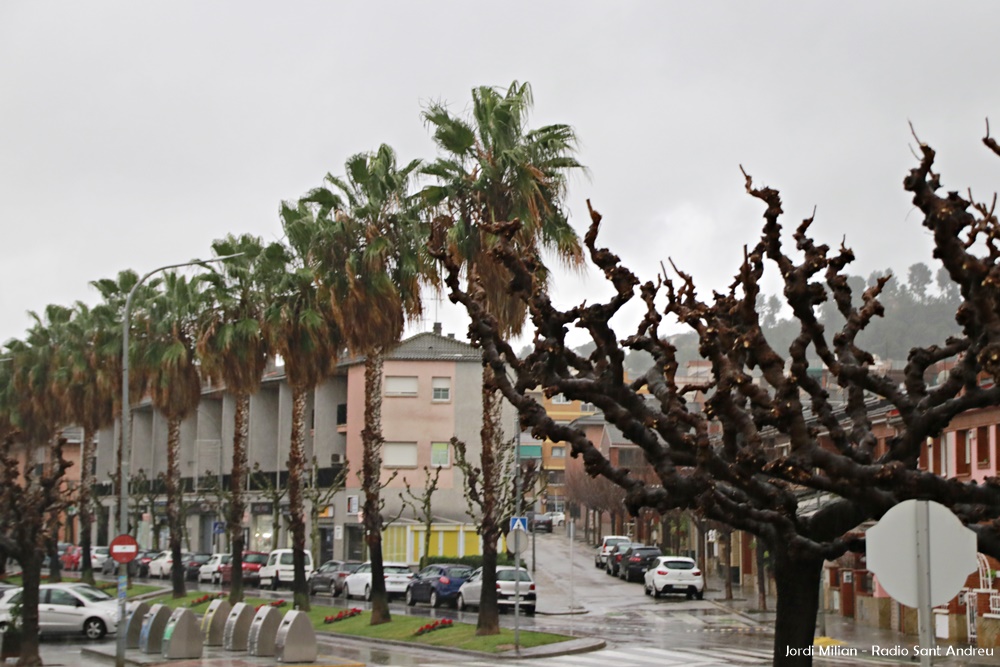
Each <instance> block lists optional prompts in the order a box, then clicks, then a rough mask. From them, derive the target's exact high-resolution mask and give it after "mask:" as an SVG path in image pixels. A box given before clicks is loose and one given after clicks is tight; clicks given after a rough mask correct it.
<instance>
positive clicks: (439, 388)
mask: <svg viewBox="0 0 1000 667" xmlns="http://www.w3.org/2000/svg"><path fill="white" fill-rule="evenodd" d="M431 388H432V391H433V393H432V394H431V400H432V401H435V402H445V401H450V400H451V378H433V379H431Z"/></svg>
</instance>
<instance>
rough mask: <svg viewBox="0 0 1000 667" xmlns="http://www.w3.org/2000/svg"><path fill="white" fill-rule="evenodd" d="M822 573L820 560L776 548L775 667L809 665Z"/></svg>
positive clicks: (773, 547)
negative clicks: (794, 555)
mask: <svg viewBox="0 0 1000 667" xmlns="http://www.w3.org/2000/svg"><path fill="white" fill-rule="evenodd" d="M771 548H772V549H775V546H774V545H771ZM822 570H823V561H822V560H819V559H813V560H802V559H796V558H793V557H791V556H790V555H789V554H786V553H782V548H781V545H777V549H776V551H775V564H774V581H775V584H776V585H777V588H778V603H777V616H776V619H775V625H774V665H776V666H780V667H793V666H794V667H804V666H808V665H812V649H813V639H814V637H815V634H816V611H817V605H818V604H819V581H820V576H821V575H822Z"/></svg>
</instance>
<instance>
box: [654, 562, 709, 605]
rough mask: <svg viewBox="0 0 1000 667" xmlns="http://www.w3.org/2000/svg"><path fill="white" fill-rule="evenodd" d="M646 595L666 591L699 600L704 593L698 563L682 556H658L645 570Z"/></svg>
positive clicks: (662, 593)
mask: <svg viewBox="0 0 1000 667" xmlns="http://www.w3.org/2000/svg"><path fill="white" fill-rule="evenodd" d="M645 588H646V595H652V596H653V597H660V596H661V595H667V594H668V593H683V594H685V595H687V598H688V600H690V599H691V598H692V597H696V598H698V599H699V600H700V599H702V597H704V595H705V578H704V577H702V576H701V570H699V569H698V564H697V563H695V562H694V560H692V559H690V558H685V557H683V556H660V557H659V558H657V559H656V562H655V563H654V564H653V567H651V568H649V569H648V570H646V577H645Z"/></svg>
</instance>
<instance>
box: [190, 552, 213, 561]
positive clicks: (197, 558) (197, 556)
mask: <svg viewBox="0 0 1000 667" xmlns="http://www.w3.org/2000/svg"><path fill="white" fill-rule="evenodd" d="M210 558H211V556H209V555H208V554H195V557H194V558H192V559H191V560H192V561H194V562H195V563H207V562H208V560H209V559H210Z"/></svg>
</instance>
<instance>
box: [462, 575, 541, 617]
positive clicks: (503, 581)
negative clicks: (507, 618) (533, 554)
mask: <svg viewBox="0 0 1000 667" xmlns="http://www.w3.org/2000/svg"><path fill="white" fill-rule="evenodd" d="M482 592H483V568H481V567H480V568H477V569H476V570H474V571H473V572H472V574H470V575H469V578H468V579H466V580H465V583H464V584H462V587H461V588H459V589H458V599H457V600H456V603H457V606H458V608H459V610H464V609H468V608H469V607H479V598H480V596H481V595H482ZM537 599H538V598H537V590H536V589H535V582H534V581H533V580H532V579H531V574H530V573H529V572H528V571H527V570H525V569H524V568H523V567H522V568H515V567H514V566H513V565H498V566H497V605H498V606H499V607H500V608H501V609H502V608H504V607H508V608H510V609H513V608H514V605H515V603H517V604H518V606H519V607H520V608H521V609H522V610H523V611H524V613H525V614H534V613H535V604H536V602H537Z"/></svg>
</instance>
